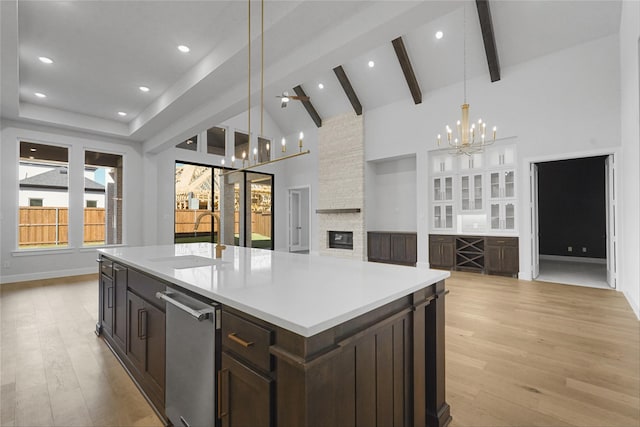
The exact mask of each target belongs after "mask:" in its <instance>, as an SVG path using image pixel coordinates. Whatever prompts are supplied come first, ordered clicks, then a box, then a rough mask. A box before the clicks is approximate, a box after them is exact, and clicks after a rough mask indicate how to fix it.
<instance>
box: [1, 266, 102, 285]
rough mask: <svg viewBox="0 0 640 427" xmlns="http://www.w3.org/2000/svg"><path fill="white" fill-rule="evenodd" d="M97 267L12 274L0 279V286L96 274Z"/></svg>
mask: <svg viewBox="0 0 640 427" xmlns="http://www.w3.org/2000/svg"><path fill="white" fill-rule="evenodd" d="M97 271H98V270H97V267H95V266H94V267H85V268H74V269H69V270H56V271H43V272H40V273H25V274H14V275H10V276H6V275H5V276H2V277H0V284H5V283H16V282H28V281H30V280H43V279H57V278H59V277H69V276H83V275H85V274H93V273H97Z"/></svg>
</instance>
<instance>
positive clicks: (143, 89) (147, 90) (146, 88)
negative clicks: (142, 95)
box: [138, 86, 149, 92]
mask: <svg viewBox="0 0 640 427" xmlns="http://www.w3.org/2000/svg"><path fill="white" fill-rule="evenodd" d="M138 89H140V90H141V91H142V92H149V88H148V87H146V86H140V87H139V88H138Z"/></svg>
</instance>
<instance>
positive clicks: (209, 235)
mask: <svg viewBox="0 0 640 427" xmlns="http://www.w3.org/2000/svg"><path fill="white" fill-rule="evenodd" d="M220 171H221V169H220V168H217V167H212V166H205V165H197V164H191V163H182V162H176V171H175V228H174V241H175V243H192V242H217V241H218V235H219V230H218V223H217V222H215V221H214V220H213V218H212V217H211V215H209V214H207V213H211V212H213V213H214V214H215V215H218V217H219V215H220ZM198 219H200V220H199V221H198ZM196 222H198V228H197V229H196V227H195V225H196Z"/></svg>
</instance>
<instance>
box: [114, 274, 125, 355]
mask: <svg viewBox="0 0 640 427" xmlns="http://www.w3.org/2000/svg"><path fill="white" fill-rule="evenodd" d="M113 277H114V279H113V280H114V282H113V289H114V290H113V292H114V297H113V298H114V305H113V339H114V341H115V342H116V344H117V345H119V346H120V348H121V349H123V350H124V349H125V348H126V345H127V268H126V267H124V266H122V265H119V264H116V263H114V264H113Z"/></svg>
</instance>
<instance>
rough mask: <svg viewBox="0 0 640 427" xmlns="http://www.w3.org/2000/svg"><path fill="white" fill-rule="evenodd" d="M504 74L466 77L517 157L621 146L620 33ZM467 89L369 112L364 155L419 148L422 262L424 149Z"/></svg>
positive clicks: (526, 255) (424, 247) (424, 257)
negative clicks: (511, 141)
mask: <svg viewBox="0 0 640 427" xmlns="http://www.w3.org/2000/svg"><path fill="white" fill-rule="evenodd" d="M501 74H502V79H501V80H500V81H498V82H495V83H490V80H489V76H488V75H486V76H482V77H480V78H476V79H473V80H470V81H468V82H467V87H468V89H467V98H468V101H469V103H470V106H471V108H470V112H471V118H475V119H477V118H482V119H483V120H484V121H486V122H488V123H489V124H490V125H496V126H498V137H499V138H500V137H516V139H515V140H516V141H517V145H518V156H519V164H520V165H524V164H525V161H524V159H527V158H531V157H541V156H560V155H562V154H565V153H576V152H586V151H599V152H603V151H604V152H607V151H611V152H613V151H615V150H616V149H618V148H619V147H620V101H619V99H620V85H619V74H620V61H619V55H618V36H617V35H613V36H609V37H605V38H601V39H598V40H595V41H592V42H589V43H585V44H582V45H578V46H575V47H573V48H570V49H566V50H563V51H560V52H556V53H553V54H551V55H547V56H543V57H539V58H536V59H534V60H532V61H529V62H527V63H523V64H520V65H517V66H514V67H509V68H503V69H502V73H501ZM462 92H463V91H462V84H456V85H453V86H449V87H446V88H443V89H441V90H437V91H433V92H429V93H425V94H424V95H423V102H422V104H420V105H417V106H416V105H414V104H413V103H412V102H411V100H410V98H406V99H405V100H402V101H400V102H397V103H394V104H391V105H387V106H384V107H381V108H378V109H375V110H371V111H367V112H365V115H366V120H365V135H366V144H365V146H366V153H365V156H366V160H367V161H373V160H383V159H388V158H394V157H398V156H404V155H413V154H416V156H417V170H416V175H417V180H418V187H417V192H416V196H417V200H416V210H417V212H416V218H417V231H418V263H427V262H428V226H427V221H428V219H429V213H428V211H427V208H428V206H429V203H428V191H427V183H428V181H427V177H428V154H427V151H429V150H433V149H435V148H436V135H437V134H438V133H440V134H443V133H444V128H445V125H446V124H447V123H449V124H450V125H452V124H453V123H455V121H456V120H457V119H458V118H459V116H460V104H461V103H462ZM635 93H637V91H636V92H635ZM518 173H519V181H518V182H519V192H518V193H519V197H518V198H519V203H520V206H521V208H520V209H519V214H518V216H519V221H520V222H519V224H518V228H519V230H528V229H530V218H529V215H527V209H526V208H525V209H523V208H522V207H523V206H525V205H524V203H525V201H527V200H528V199H529V187H528V183H527V181H528V179H527V174H528V171H527V170H524V166H521V167H520V168H519V171H518ZM368 191H370V190H368ZM621 232H622V233H624V230H621ZM520 239H521V241H520V271H521V273H524V276H525V277H526V275H527V274H529V275H530V271H531V266H530V264H531V250H530V248H529V247H530V236H529V235H525V233H523V232H522V231H521V234H520ZM627 262H629V261H628V260H627ZM632 262H635V261H632Z"/></svg>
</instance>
